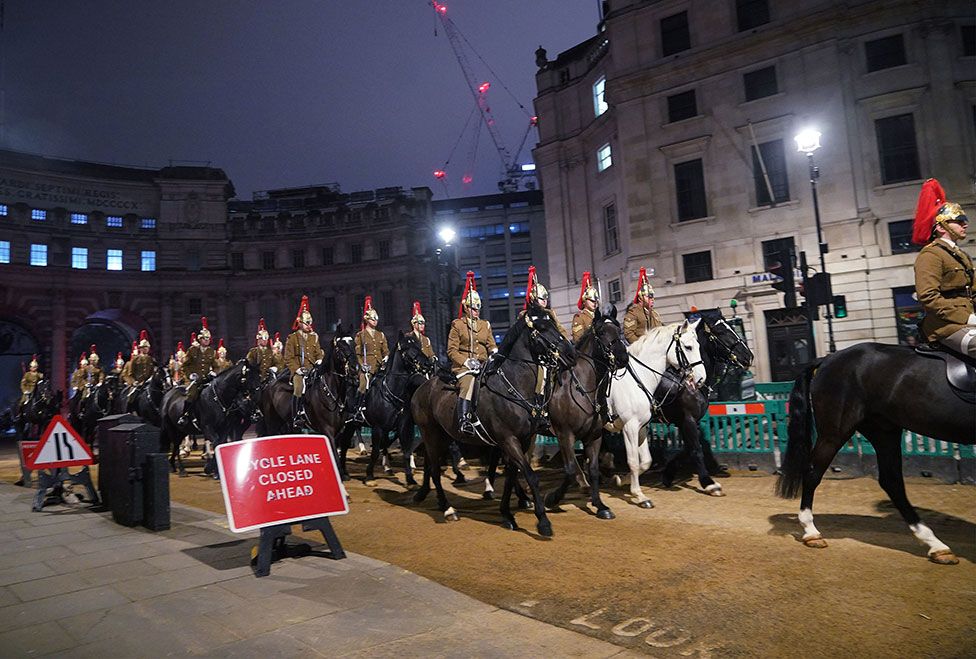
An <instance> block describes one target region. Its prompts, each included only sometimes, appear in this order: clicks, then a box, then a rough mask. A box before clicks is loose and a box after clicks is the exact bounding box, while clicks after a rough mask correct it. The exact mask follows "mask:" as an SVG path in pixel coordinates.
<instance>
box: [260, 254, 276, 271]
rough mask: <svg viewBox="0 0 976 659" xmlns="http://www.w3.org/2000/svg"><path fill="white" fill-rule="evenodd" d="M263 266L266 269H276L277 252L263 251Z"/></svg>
mask: <svg viewBox="0 0 976 659" xmlns="http://www.w3.org/2000/svg"><path fill="white" fill-rule="evenodd" d="M261 267H262V268H264V269H265V270H274V268H275V253H274V252H261Z"/></svg>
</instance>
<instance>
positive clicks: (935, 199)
mask: <svg viewBox="0 0 976 659" xmlns="http://www.w3.org/2000/svg"><path fill="white" fill-rule="evenodd" d="M945 202H946V198H945V191H944V190H943V189H942V186H941V185H939V182H938V181H937V180H935V179H934V178H930V179H928V180H927V181H925V183H923V184H922V192H921V193H920V194H919V195H918V206H916V207H915V221H914V222H913V223H912V242H913V243H915V244H916V245H924V244H926V243H927V242H928V241H929V239H930V238H931V237H932V225H933V224H935V216H936V215H937V214H938V212H939V209H940V208H942V204H944V203H945Z"/></svg>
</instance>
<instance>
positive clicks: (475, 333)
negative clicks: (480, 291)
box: [447, 317, 498, 400]
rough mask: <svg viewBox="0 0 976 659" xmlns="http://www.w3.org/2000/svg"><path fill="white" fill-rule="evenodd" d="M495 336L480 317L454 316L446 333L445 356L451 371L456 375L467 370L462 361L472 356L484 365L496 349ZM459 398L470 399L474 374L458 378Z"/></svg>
mask: <svg viewBox="0 0 976 659" xmlns="http://www.w3.org/2000/svg"><path fill="white" fill-rule="evenodd" d="M497 350H498V346H497V345H496V344H495V337H494V335H492V333H491V325H490V324H489V323H488V321H487V320H482V319H480V318H467V317H465V318H456V319H454V320H453V321H452V322H451V331H450V332H449V333H448V335H447V358H448V359H450V360H451V371H452V372H453V373H454V374H455V375H456V374H458V373H460V372H462V371H466V370H468V367H467V366H465V365H464V362H465V361H467V360H468V359H471V358H472V357H473V358H474V359H477V360H478V361H479V362H481V364H482V365H484V363H485V362H487V361H488V356H489V355H490V354H491V353H493V352H495V351H497ZM458 384H459V385H460V387H461V398H463V399H465V400H471V396H472V394H473V393H474V375H472V374H470V373H469V374H467V375H464V376H462V377H461V378H460V380H459V382H458Z"/></svg>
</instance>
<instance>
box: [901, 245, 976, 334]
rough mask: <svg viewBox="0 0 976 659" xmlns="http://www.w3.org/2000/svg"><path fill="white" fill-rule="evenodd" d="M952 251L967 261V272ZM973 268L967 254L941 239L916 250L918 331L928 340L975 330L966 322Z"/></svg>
mask: <svg viewBox="0 0 976 659" xmlns="http://www.w3.org/2000/svg"><path fill="white" fill-rule="evenodd" d="M953 254H955V255H957V256H958V257H959V259H961V260H962V262H963V263H965V264H966V268H968V269H969V274H967V273H966V270H965V269H964V268H963V264H962V263H960V262H959V260H957V259H956V258H954V257H953ZM972 271H973V260H972V259H971V258H970V257H969V255H968V254H966V253H965V252H963V251H962V250H961V249H959V247H952V246H951V245H949V244H948V243H947V242H945V241H944V240H942V239H941V238H938V239H936V240H933V241H932V242H930V243H929V244H928V245H926V246H925V247H923V248H922V251H921V252H919V254H918V256H917V257H916V259H915V294H916V296H917V297H918V301H919V302H920V303H921V304H922V308H923V309H924V310H925V318H924V319H923V320H922V327H921V331H922V334H923V335H924V337H925V339H926V340H927V341H942V340H943V339H947V338H948V337H950V336H952V335H953V334H955V333H956V332H958V331H959V330H962V329H967V328H968V329H976V327H973V326H972V325H970V324H969V318H970V315H971V314H972V313H973V297H972V296H973V293H974V291H976V281H974V275H973V274H972ZM957 349H958V348H957Z"/></svg>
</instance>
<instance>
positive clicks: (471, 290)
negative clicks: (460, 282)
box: [458, 270, 481, 318]
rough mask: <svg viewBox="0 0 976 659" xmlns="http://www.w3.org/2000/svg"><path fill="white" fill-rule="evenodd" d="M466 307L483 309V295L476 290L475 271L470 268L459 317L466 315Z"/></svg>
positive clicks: (462, 295)
mask: <svg viewBox="0 0 976 659" xmlns="http://www.w3.org/2000/svg"><path fill="white" fill-rule="evenodd" d="M465 309H481V296H480V295H478V291H477V290H476V287H475V283H474V272H472V271H471V270H468V274H467V275H466V277H465V280H464V293H462V294H461V308H460V309H458V318H461V317H462V316H463V315H464V310H465Z"/></svg>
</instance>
